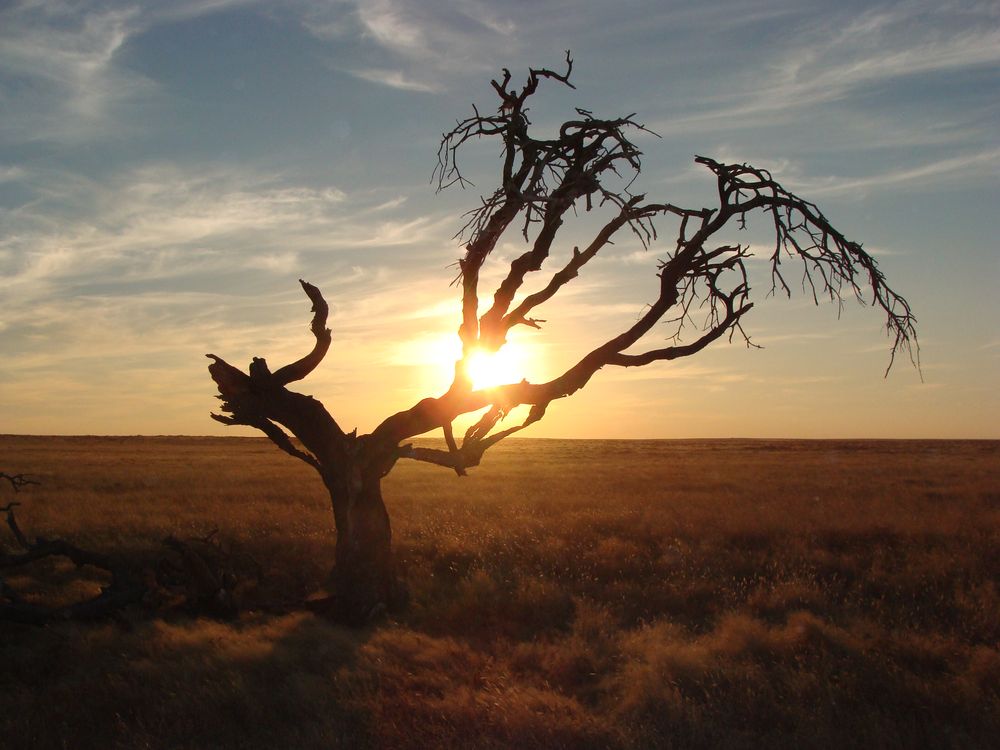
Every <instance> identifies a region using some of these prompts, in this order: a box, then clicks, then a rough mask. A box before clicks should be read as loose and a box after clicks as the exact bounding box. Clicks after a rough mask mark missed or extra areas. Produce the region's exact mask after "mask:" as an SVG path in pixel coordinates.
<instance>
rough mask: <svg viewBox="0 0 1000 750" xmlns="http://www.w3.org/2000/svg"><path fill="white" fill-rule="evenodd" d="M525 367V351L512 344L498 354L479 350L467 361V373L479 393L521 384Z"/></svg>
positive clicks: (508, 344)
mask: <svg viewBox="0 0 1000 750" xmlns="http://www.w3.org/2000/svg"><path fill="white" fill-rule="evenodd" d="M524 365H525V363H524V357H523V350H521V349H518V348H517V347H516V346H513V345H511V344H510V343H507V344H506V345H505V346H504V347H503V348H502V349H501V350H500V351H498V352H496V353H491V352H487V351H484V350H482V349H477V350H476V351H474V352H472V353H471V354H470V355H469V356H468V357H467V358H466V360H465V368H466V372H467V373H468V374H469V379H470V380H471V381H472V387H473V388H474V389H475V390H477V391H478V390H483V389H485V388H496V387H497V386H498V385H505V384H507V383H517V382H520V380H521V379H522V378H523V377H524Z"/></svg>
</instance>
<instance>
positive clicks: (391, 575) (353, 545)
mask: <svg viewBox="0 0 1000 750" xmlns="http://www.w3.org/2000/svg"><path fill="white" fill-rule="evenodd" d="M326 484H327V488H328V489H329V490H330V498H331V500H332V502H333V515H334V519H335V521H336V524H337V552H336V565H335V567H334V569H333V575H332V583H333V598H332V601H331V604H332V611H331V614H333V615H335V616H336V617H337V618H338V619H343V620H345V621H346V622H348V623H350V624H363V623H365V622H368V621H370V620H373V619H375V618H376V617H378V616H379V615H381V614H382V613H384V612H385V611H386V610H387V609H393V608H395V607H396V606H398V605H400V604H402V603H403V602H402V599H404V598H405V594H404V593H403V592H404V589H403V584H402V583H400V582H399V581H398V580H397V578H396V574H395V570H394V567H393V562H392V549H391V543H392V529H391V527H390V525H389V514H388V512H387V511H386V508H385V503H384V502H383V501H382V477H381V475H380V474H379V473H378V472H375V471H370V470H369V471H364V470H361V469H360V468H357V467H352V471H351V472H350V474H349V476H347V477H345V476H344V475H343V473H341V472H338V473H337V475H336V476H334V477H330V478H329V479H327V480H326Z"/></svg>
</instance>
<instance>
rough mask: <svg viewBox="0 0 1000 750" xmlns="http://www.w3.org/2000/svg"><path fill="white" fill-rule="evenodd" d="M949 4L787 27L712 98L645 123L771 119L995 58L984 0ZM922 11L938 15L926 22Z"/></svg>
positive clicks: (998, 30)
mask: <svg viewBox="0 0 1000 750" xmlns="http://www.w3.org/2000/svg"><path fill="white" fill-rule="evenodd" d="M953 10H954V9H951V8H948V7H938V6H937V5H934V6H932V5H929V4H926V3H917V4H913V3H911V4H906V5H903V4H899V5H895V6H892V7H891V8H889V9H884V8H880V9H875V10H871V11H868V12H865V13H862V14H860V15H858V16H855V17H853V18H850V17H849V18H848V21H847V23H846V24H845V25H844V26H843V27H842V28H841V29H840V30H839V31H836V32H834V33H831V32H830V19H829V18H826V17H824V19H823V20H822V21H817V22H815V24H814V25H812V26H810V25H806V26H802V27H800V28H798V29H789V31H788V32H787V38H788V39H790V40H792V41H791V43H790V44H788V43H786V44H783V45H782V46H781V47H780V49H781V50H782V53H781V56H780V57H778V58H777V59H773V60H770V61H765V63H764V65H754V66H751V68H752V71H751V70H748V71H745V72H743V73H741V74H737V75H734V76H733V77H732V79H731V80H732V82H733V86H732V88H730V89H728V90H726V89H723V90H721V91H720V92H719V93H717V94H715V96H714V98H715V106H709V107H707V108H706V109H704V110H703V111H701V112H698V113H695V114H691V115H688V116H681V117H673V118H671V119H670V120H665V121H661V122H652V123H650V125H651V126H652V127H653V129H654V130H656V131H657V132H661V133H664V134H668V133H676V132H694V131H699V132H703V131H705V130H712V129H718V130H733V129H738V128H746V127H749V126H753V125H760V124H765V123H771V124H774V123H778V122H782V121H785V120H787V119H788V118H789V117H790V116H791V114H792V113H793V112H800V111H803V110H807V109H809V108H813V107H816V106H818V105H822V104H825V103H829V102H835V101H840V100H843V99H845V98H847V97H848V96H850V95H852V94H854V93H856V92H857V91H858V90H860V89H862V88H864V87H871V86H875V85H879V84H883V83H887V82H891V81H895V80H899V79H902V78H906V77H911V76H916V75H921V74H923V75H926V74H931V73H941V72H952V71H960V70H969V69H975V68H982V67H993V66H997V65H998V64H1000V26H998V25H997V24H996V23H995V22H993V20H991V15H992V12H991V10H990V9H989V7H988V6H982V8H980V9H979V11H978V12H977V11H976V10H975V9H974V8H973V7H972V6H969V7H967V8H966V9H965V10H966V11H967V12H966V13H958V14H957V13H954V12H953ZM844 13H846V11H842V12H841V14H842V15H843V14H844ZM927 16H930V17H932V18H936V19H937V20H938V22H936V23H930V22H927V21H928V18H927ZM921 20H922V21H923V23H918V21H921ZM708 101H711V100H710V99H709V100H708Z"/></svg>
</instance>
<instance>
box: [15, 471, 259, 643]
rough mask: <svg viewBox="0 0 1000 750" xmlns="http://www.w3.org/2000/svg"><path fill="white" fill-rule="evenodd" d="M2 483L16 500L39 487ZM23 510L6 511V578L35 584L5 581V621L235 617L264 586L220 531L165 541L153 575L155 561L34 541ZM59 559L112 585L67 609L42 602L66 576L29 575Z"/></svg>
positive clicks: (19, 481) (21, 481)
mask: <svg viewBox="0 0 1000 750" xmlns="http://www.w3.org/2000/svg"><path fill="white" fill-rule="evenodd" d="M0 479H2V480H6V481H7V482H8V483H9V485H10V487H11V488H12V489H13V490H14V492H15V493H17V492H20V491H21V490H22V489H23V488H24V487H26V486H28V485H37V484H38V482H37V481H35V480H33V479H29V478H27V477H25V476H24V475H23V474H7V473H6V472H0ZM20 505H21V504H20V503H18V502H9V503H7V504H6V505H5V506H3V507H0V513H4V514H6V520H7V528H8V530H9V531H10V534H11V536H12V537H13V539H14V542H15V545H16V548H17V550H16V551H13V552H8V551H7V549H6V548H5V546H4V545H3V544H2V543H0V573H5V572H6V571H13V572H15V573H19V574H21V576H22V577H28V578H29V579H32V580H30V581H29V583H28V584H24V583H23V582H22V584H21V585H19V586H17V587H15V586H11V585H10V584H8V582H7V581H6V580H4V578H3V576H2V575H0V622H17V623H23V624H27V625H46V624H48V623H50V622H60V621H65V620H97V619H101V618H105V617H110V616H115V615H117V614H119V613H120V612H121V610H123V609H125V608H126V607H131V606H133V605H142V606H143V607H144V608H145V609H147V610H156V611H163V610H183V611H185V612H188V613H191V614H196V615H197V614H205V615H209V616H212V617H233V616H235V615H236V614H238V612H239V610H240V606H241V604H242V595H243V593H244V592H245V591H246V590H247V589H248V588H249V587H251V586H255V585H257V584H259V583H260V579H261V570H260V566H259V565H258V564H257V563H256V561H255V560H253V558H251V557H249V556H248V555H245V554H239V553H235V554H234V553H233V551H232V550H229V549H226V548H225V547H224V546H223V545H222V544H221V543H220V542H219V541H218V540H217V539H215V538H214V537H215V534H216V532H215V531H213V532H212V533H210V534H209V535H208V536H206V537H204V538H200V539H199V538H191V539H177V538H176V537H174V536H169V537H167V538H166V539H164V540H163V544H164V546H165V547H166V554H164V555H162V556H161V557H160V558H159V561H158V563H157V564H156V565H155V568H156V569H155V570H154V569H153V568H154V566H153V565H151V564H150V562H149V561H144V560H142V559H128V558H126V557H123V556H121V555H114V554H104V553H101V552H94V551H92V550H88V549H84V548H82V547H79V546H77V545H76V544H73V543H72V542H69V541H67V540H65V539H47V538H45V537H36V538H35V539H31V538H29V537H28V536H27V535H26V534H25V533H24V532H23V531H22V530H21V527H20V525H19V524H18V522H17V518H16V516H15V513H14V509H15V508H17V507H19V506H20ZM58 559H64V560H67V561H69V562H70V563H72V565H73V566H74V568H75V569H76V570H77V571H81V570H82V569H84V568H90V569H92V570H95V571H102V573H103V575H104V576H106V577H107V578H108V583H107V585H102V586H101V587H100V591H99V592H98V593H97V594H95V595H93V596H89V597H84V598H81V599H79V600H77V601H73V602H70V603H68V604H52V603H46V602H45V601H41V600H40V599H39V596H38V594H39V591H38V589H40V588H42V589H44V588H47V587H49V586H50V585H51V583H52V580H51V579H52V578H60V576H52V575H51V573H49V574H46V572H45V571H40V572H38V573H37V575H34V576H33V575H32V574H31V573H30V572H29V569H30V568H31V567H32V566H34V565H36V564H38V563H43V562H49V563H51V562H53V561H55V560H58ZM47 579H48V580H47ZM25 589H28V590H27V591H25Z"/></svg>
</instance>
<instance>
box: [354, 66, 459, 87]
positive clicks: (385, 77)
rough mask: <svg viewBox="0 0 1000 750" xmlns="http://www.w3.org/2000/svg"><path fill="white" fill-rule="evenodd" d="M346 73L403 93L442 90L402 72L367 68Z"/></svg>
mask: <svg viewBox="0 0 1000 750" xmlns="http://www.w3.org/2000/svg"><path fill="white" fill-rule="evenodd" d="M346 72H348V73H350V74H351V75H353V76H356V77H358V78H361V79H363V80H365V81H371V82H372V83H380V84H382V85H383V86H389V87H390V88H394V89H402V90H403V91H425V92H431V91H439V90H440V87H439V86H437V85H435V84H431V83H421V82H420V81H414V80H412V79H410V78H408V77H407V76H406V74H405V73H403V71H401V70H382V69H376V68H366V69H360V70H347V71H346Z"/></svg>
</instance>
